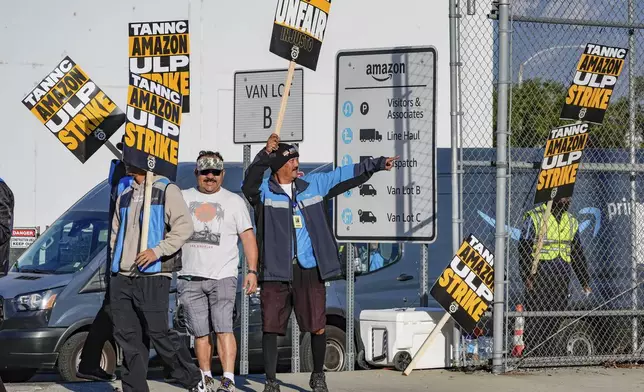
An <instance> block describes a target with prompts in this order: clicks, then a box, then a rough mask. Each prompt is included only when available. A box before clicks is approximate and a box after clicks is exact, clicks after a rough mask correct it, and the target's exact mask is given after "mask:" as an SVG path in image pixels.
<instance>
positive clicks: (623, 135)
mask: <svg viewBox="0 0 644 392" xmlns="http://www.w3.org/2000/svg"><path fill="white" fill-rule="evenodd" d="M620 82H624V83H627V78H623V79H622V80H620ZM567 87H568V86H564V85H563V84H561V83H559V82H555V81H552V80H541V79H528V80H525V81H524V82H523V83H522V84H521V85H519V84H514V85H513V86H512V96H511V99H512V102H511V104H512V110H511V124H510V131H511V132H512V133H511V135H510V139H509V145H510V147H527V148H530V147H537V148H538V147H543V146H544V145H545V142H546V139H547V137H548V131H549V130H550V129H552V128H555V127H558V126H562V125H565V124H569V123H571V122H572V121H568V120H559V115H560V114H561V108H562V107H563V104H564V100H565V99H566V95H567ZM622 93H623V94H622V95H621V96H613V97H612V98H611V102H610V104H609V106H608V110H607V111H606V116H605V117H604V124H603V125H591V137H590V142H589V145H588V146H587V147H588V148H627V147H628V143H629V140H628V134H629V115H630V108H629V100H628V95H627V93H626V92H625V91H623V90H622ZM643 100H644V77H642V76H638V77H636V79H635V101H636V104H635V111H636V112H635V124H636V125H635V132H636V135H637V138H638V140H642V136H643V135H644V108H643V107H642V105H641V102H642V101H643ZM493 106H494V109H493V110H494V114H493V121H494V129H495V130H496V108H497V95H496V88H495V92H494V105H493ZM494 142H495V143H496V135H495V137H494Z"/></svg>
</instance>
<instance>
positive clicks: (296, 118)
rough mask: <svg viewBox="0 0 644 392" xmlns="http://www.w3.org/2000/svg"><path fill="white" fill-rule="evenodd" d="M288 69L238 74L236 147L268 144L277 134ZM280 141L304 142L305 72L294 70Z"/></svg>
mask: <svg viewBox="0 0 644 392" xmlns="http://www.w3.org/2000/svg"><path fill="white" fill-rule="evenodd" d="M287 74H288V70H287V69H284V70H264V71H240V72H235V98H234V100H235V108H234V111H235V114H234V120H233V121H234V122H233V141H234V143H235V144H252V143H266V140H267V139H268V137H269V136H270V135H271V133H273V132H274V131H275V124H276V123H277V116H278V114H279V111H280V105H281V103H282V94H283V93H284V83H285V82H284V81H285V80H286V75H287ZM280 140H281V141H283V142H287V143H294V142H301V141H302V140H304V71H303V70H302V68H297V69H296V70H295V75H294V76H293V84H292V85H291V91H290V92H289V99H288V105H287V106H286V112H285V113H284V122H283V123H282V129H281V130H280Z"/></svg>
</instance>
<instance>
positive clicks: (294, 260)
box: [291, 182, 297, 264]
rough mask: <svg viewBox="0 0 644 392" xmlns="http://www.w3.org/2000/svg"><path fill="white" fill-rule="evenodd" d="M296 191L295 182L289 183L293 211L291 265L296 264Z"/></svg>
mask: <svg viewBox="0 0 644 392" xmlns="http://www.w3.org/2000/svg"><path fill="white" fill-rule="evenodd" d="M295 193H296V189H295V182H292V183H291V196H292V204H291V205H292V207H293V210H292V211H291V228H292V231H293V264H295V263H296V262H297V234H296V233H295V222H294V221H293V220H294V218H293V217H294V216H295V209H296V208H297V200H296V197H295Z"/></svg>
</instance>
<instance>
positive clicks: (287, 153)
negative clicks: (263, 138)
mask: <svg viewBox="0 0 644 392" xmlns="http://www.w3.org/2000/svg"><path fill="white" fill-rule="evenodd" d="M299 156H300V153H299V152H298V151H297V149H296V148H295V146H293V145H291V144H286V143H280V144H279V145H278V147H277V150H276V151H273V152H272V153H271V154H270V158H271V170H272V171H273V173H275V172H276V171H278V170H279V169H280V168H281V167H282V166H284V164H285V163H286V162H288V161H289V160H291V159H292V158H297V157H299Z"/></svg>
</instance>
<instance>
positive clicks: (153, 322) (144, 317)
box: [110, 274, 201, 392]
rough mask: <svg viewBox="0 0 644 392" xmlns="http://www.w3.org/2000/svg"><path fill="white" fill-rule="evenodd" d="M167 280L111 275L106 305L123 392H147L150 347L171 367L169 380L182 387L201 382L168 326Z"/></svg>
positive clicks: (173, 332)
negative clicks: (120, 359)
mask: <svg viewBox="0 0 644 392" xmlns="http://www.w3.org/2000/svg"><path fill="white" fill-rule="evenodd" d="M169 291H170V279H169V278H166V277H164V276H146V277H134V278H130V277H127V276H123V275H120V274H119V275H116V276H112V279H111V287H110V302H111V307H112V319H113V323H114V338H115V339H116V342H117V343H118V344H119V345H120V346H121V348H122V349H123V356H124V361H123V372H122V383H123V391H124V392H128V391H134V392H139V391H143V392H148V391H149V389H148V385H147V382H146V378H147V372H148V359H149V355H150V354H149V353H150V345H149V343H148V344H146V343H147V342H146V341H145V339H144V336H145V335H147V336H148V337H149V339H150V342H151V343H152V344H153V345H154V348H155V349H156V351H157V353H158V354H159V356H161V358H162V359H163V362H165V363H166V364H168V365H170V367H171V368H172V377H173V378H175V379H176V380H177V381H178V382H179V383H181V384H182V385H183V386H184V387H185V388H192V387H194V386H195V385H197V383H199V381H201V372H200V371H199V368H197V366H196V365H195V363H194V361H193V360H192V357H191V356H190V351H189V350H188V347H186V345H185V344H184V343H183V341H182V340H181V338H180V336H179V334H178V333H177V332H176V331H175V330H171V329H170V328H169V327H168V306H169Z"/></svg>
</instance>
